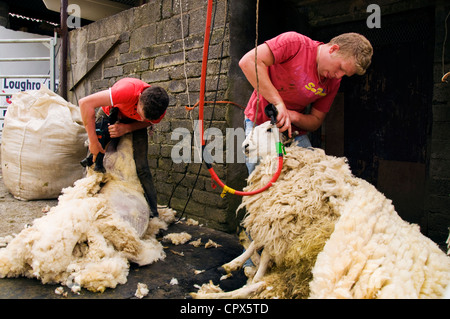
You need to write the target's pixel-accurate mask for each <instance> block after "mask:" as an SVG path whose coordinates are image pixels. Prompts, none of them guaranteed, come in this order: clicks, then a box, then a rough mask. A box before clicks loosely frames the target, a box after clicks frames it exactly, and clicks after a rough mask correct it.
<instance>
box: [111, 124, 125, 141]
mask: <svg viewBox="0 0 450 319" xmlns="http://www.w3.org/2000/svg"><path fill="white" fill-rule="evenodd" d="M108 130H109V136H111V138H116V137H121V136H122V135H125V134H127V133H128V132H130V128H129V125H128V124H124V123H116V124H110V125H109V126H108Z"/></svg>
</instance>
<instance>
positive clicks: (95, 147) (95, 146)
mask: <svg viewBox="0 0 450 319" xmlns="http://www.w3.org/2000/svg"><path fill="white" fill-rule="evenodd" d="M89 152H91V154H92V160H93V161H94V162H95V160H96V159H97V155H98V154H99V153H103V154H104V153H105V150H104V149H103V147H102V145H101V144H100V141H99V140H98V139H95V140H94V141H93V143H91V141H89Z"/></svg>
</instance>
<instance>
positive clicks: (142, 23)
mask: <svg viewBox="0 0 450 319" xmlns="http://www.w3.org/2000/svg"><path fill="white" fill-rule="evenodd" d="M214 3H215V4H216V5H217V7H216V8H215V10H214V12H215V20H214V28H213V32H212V36H211V42H210V49H209V59H208V70H207V81H206V100H212V99H214V97H215V91H216V87H218V92H217V100H233V92H232V91H233V90H230V89H229V88H230V87H233V86H234V87H235V86H236V85H237V84H236V83H237V82H239V81H240V80H239V79H236V78H239V75H238V74H237V73H236V72H234V75H233V72H231V73H230V61H231V57H230V41H229V39H230V35H229V33H230V32H229V29H228V25H229V24H228V21H226V20H227V19H229V16H230V15H229V14H228V15H226V9H227V8H225V1H221V0H219V1H214ZM182 5H183V6H182V8H180V1H179V0H155V1H151V2H150V3H147V4H145V5H143V6H141V7H136V8H133V9H130V10H127V11H124V12H121V13H119V14H117V15H115V16H112V17H109V18H107V19H103V20H100V21H97V22H95V23H92V24H90V25H88V26H86V27H83V28H81V29H77V30H73V31H71V32H70V56H69V58H70V73H71V74H70V75H69V76H68V78H69V81H70V83H69V85H68V87H69V89H70V88H72V87H73V86H74V83H77V82H78V81H79V79H80V78H82V77H83V76H84V75H85V74H86V73H87V72H88V75H87V76H86V78H85V79H84V80H83V81H81V82H80V83H79V84H78V85H76V87H75V88H74V89H73V88H72V90H71V91H70V93H69V99H70V100H71V101H72V102H73V103H77V100H79V99H80V98H81V97H83V96H86V95H88V94H91V93H94V92H97V91H100V90H104V89H107V88H108V87H110V86H111V85H112V84H113V83H114V82H116V81H117V80H118V79H120V78H123V77H136V78H139V79H141V80H143V81H146V82H148V83H150V84H152V85H158V86H161V87H163V88H165V89H166V90H167V92H168V93H169V95H170V105H169V108H168V111H167V115H166V117H165V119H164V120H163V121H162V122H161V123H159V124H158V125H156V126H155V132H154V134H153V136H152V137H151V138H150V145H149V163H150V168H151V171H152V174H153V176H154V180H155V185H156V188H157V192H158V202H159V204H162V205H166V204H167V203H168V200H169V197H170V196H171V195H172V193H173V190H174V187H175V185H177V184H178V183H179V184H178V186H177V188H176V191H175V192H174V193H173V197H172V199H171V206H172V207H173V208H174V209H176V210H178V211H179V212H181V211H183V209H184V207H185V205H186V203H187V201H188V197H190V200H189V204H188V206H187V207H186V216H188V217H192V218H195V219H197V220H199V221H200V222H201V223H204V224H206V225H208V226H210V227H213V228H216V229H220V230H225V231H234V230H235V229H236V226H237V219H236V215H235V209H236V207H237V205H238V204H239V200H237V199H236V198H230V196H227V197H226V198H222V197H221V196H220V193H221V188H220V187H217V188H216V189H213V188H212V187H211V177H210V174H209V172H208V171H207V170H206V167H205V165H203V167H202V169H201V170H200V164H199V163H190V164H185V163H180V164H175V163H174V162H173V161H172V159H171V151H172V148H173V146H174V145H175V144H176V143H178V142H179V139H177V140H172V132H173V131H174V130H176V129H177V128H186V129H188V130H189V131H190V132H191V133H192V132H193V120H197V119H198V107H197V108H196V109H195V110H194V111H191V112H188V111H187V110H186V109H185V106H186V105H188V103H189V100H190V104H191V105H192V104H194V103H196V102H198V98H199V90H200V75H201V64H202V54H203V38H204V29H205V20H206V7H207V1H202V0H183V1H182ZM180 9H181V10H180ZM181 12H183V14H181ZM224 28H226V29H225V37H223V34H224ZM182 30H183V33H184V41H183V38H182ZM117 40H119V42H118V43H117V44H116V46H114V47H113V48H112V50H111V49H110V48H111V46H112V45H113V44H114V43H115V42H116V41H117ZM183 46H184V50H183ZM109 50H110V52H109V53H108V51H109ZM234 50H236V49H234ZM105 52H106V53H107V54H106V56H105ZM222 52H223V53H222ZM221 55H222V60H221V62H222V66H221V70H220V73H219V62H220V56H221ZM99 60H100V63H99V62H98V61H99ZM93 66H94V68H93V69H92V70H90V69H91V68H92V67H93ZM186 77H187V80H186ZM218 81H219V82H218ZM188 93H189V94H188ZM247 98H248V95H247V96H245V98H244V99H242V100H240V101H238V103H245V101H246V99H247ZM234 101H236V100H234ZM212 108H213V106H211V105H210V104H206V105H205V129H206V128H208V127H209V125H210V123H209V120H210V118H211V114H212ZM242 116H243V115H242V110H241V109H239V108H237V107H235V106H230V105H223V104H219V105H217V106H216V107H215V109H214V115H213V118H212V124H211V125H212V126H213V127H215V128H219V129H220V130H221V131H222V132H223V136H225V129H226V127H234V126H235V124H236V123H234V122H235V121H239V122H238V123H237V126H242V123H241V122H242V120H238V119H240V118H243V117H242ZM192 159H193V158H192ZM214 168H215V171H216V173H217V174H218V176H219V177H220V178H221V179H222V180H223V181H224V182H225V183H227V184H228V185H230V186H232V187H236V188H238V189H240V188H242V186H243V185H244V183H245V172H246V170H245V165H244V164H232V163H231V164H227V163H225V164H214ZM197 176H198V178H197ZM180 181H181V182H180ZM195 182H196V186H195V189H194V190H193V191H192V186H193V184H194V183H195ZM191 191H192V193H191Z"/></svg>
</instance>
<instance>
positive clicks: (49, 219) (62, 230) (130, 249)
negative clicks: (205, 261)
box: [0, 134, 175, 292]
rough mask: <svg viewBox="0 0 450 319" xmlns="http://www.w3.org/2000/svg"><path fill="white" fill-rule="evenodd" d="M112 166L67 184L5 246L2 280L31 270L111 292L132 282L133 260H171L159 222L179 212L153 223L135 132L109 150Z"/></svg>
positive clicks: (47, 279) (32, 274)
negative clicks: (137, 158)
mask: <svg viewBox="0 0 450 319" xmlns="http://www.w3.org/2000/svg"><path fill="white" fill-rule="evenodd" d="M105 168H106V169H107V172H108V173H107V174H100V173H96V172H94V171H92V170H90V169H89V170H88V171H87V176H86V177H85V178H82V179H79V180H78V181H76V182H75V183H74V186H73V187H68V188H65V189H63V192H62V195H61V196H60V197H59V198H58V205H57V206H55V207H52V208H51V209H50V210H49V212H48V213H47V214H46V215H45V216H43V217H41V218H38V219H35V220H34V222H33V224H32V225H31V227H28V228H26V229H24V230H22V231H21V232H20V233H19V234H18V235H17V236H16V237H15V238H14V239H13V240H12V241H11V242H10V243H9V244H8V246H7V247H6V248H3V249H0V278H4V277H18V276H25V277H29V278H37V279H39V280H41V282H42V283H44V284H46V283H60V284H62V285H66V286H68V287H72V286H79V287H83V288H86V289H89V290H91V291H94V292H103V291H104V290H105V289H106V288H115V287H116V286H117V285H118V284H124V283H125V282H126V281H127V276H128V272H129V262H130V261H131V262H134V263H137V264H138V265H147V264H150V263H153V262H156V261H158V260H161V259H164V258H165V253H164V251H163V247H162V245H161V243H159V242H158V241H157V240H156V237H155V233H156V232H157V231H156V228H158V227H159V228H165V227H167V223H166V220H172V219H174V215H175V211H173V210H171V209H169V208H166V209H161V210H160V211H159V213H160V217H159V218H152V219H151V221H150V222H149V217H148V216H149V208H148V205H147V203H146V200H145V198H144V194H143V190H142V187H141V186H140V183H139V180H138V177H137V175H136V168H135V166H134V160H133V153H132V143H131V135H129V134H128V135H125V136H123V137H122V138H121V140H120V143H119V145H118V148H117V151H116V152H107V153H106V156H105ZM119 195H120V196H119ZM118 196H119V197H120V200H117V197H118ZM170 215H172V216H170ZM164 219H165V220H164ZM155 225H157V226H155ZM147 229H148V230H149V232H148V233H146V230H147Z"/></svg>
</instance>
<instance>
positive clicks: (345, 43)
mask: <svg viewBox="0 0 450 319" xmlns="http://www.w3.org/2000/svg"><path fill="white" fill-rule="evenodd" d="M330 44H331V45H333V44H337V45H339V51H338V54H339V55H341V56H343V57H346V58H348V57H354V58H355V66H356V73H357V74H359V75H363V74H364V73H366V70H367V68H368V67H369V65H370V63H371V59H372V55H373V48H372V45H371V44H370V42H369V40H367V39H366V37H364V36H363V35H361V34H359V33H354V32H350V33H343V34H341V35H338V36H336V37H334V38H333V39H331V40H330Z"/></svg>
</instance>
